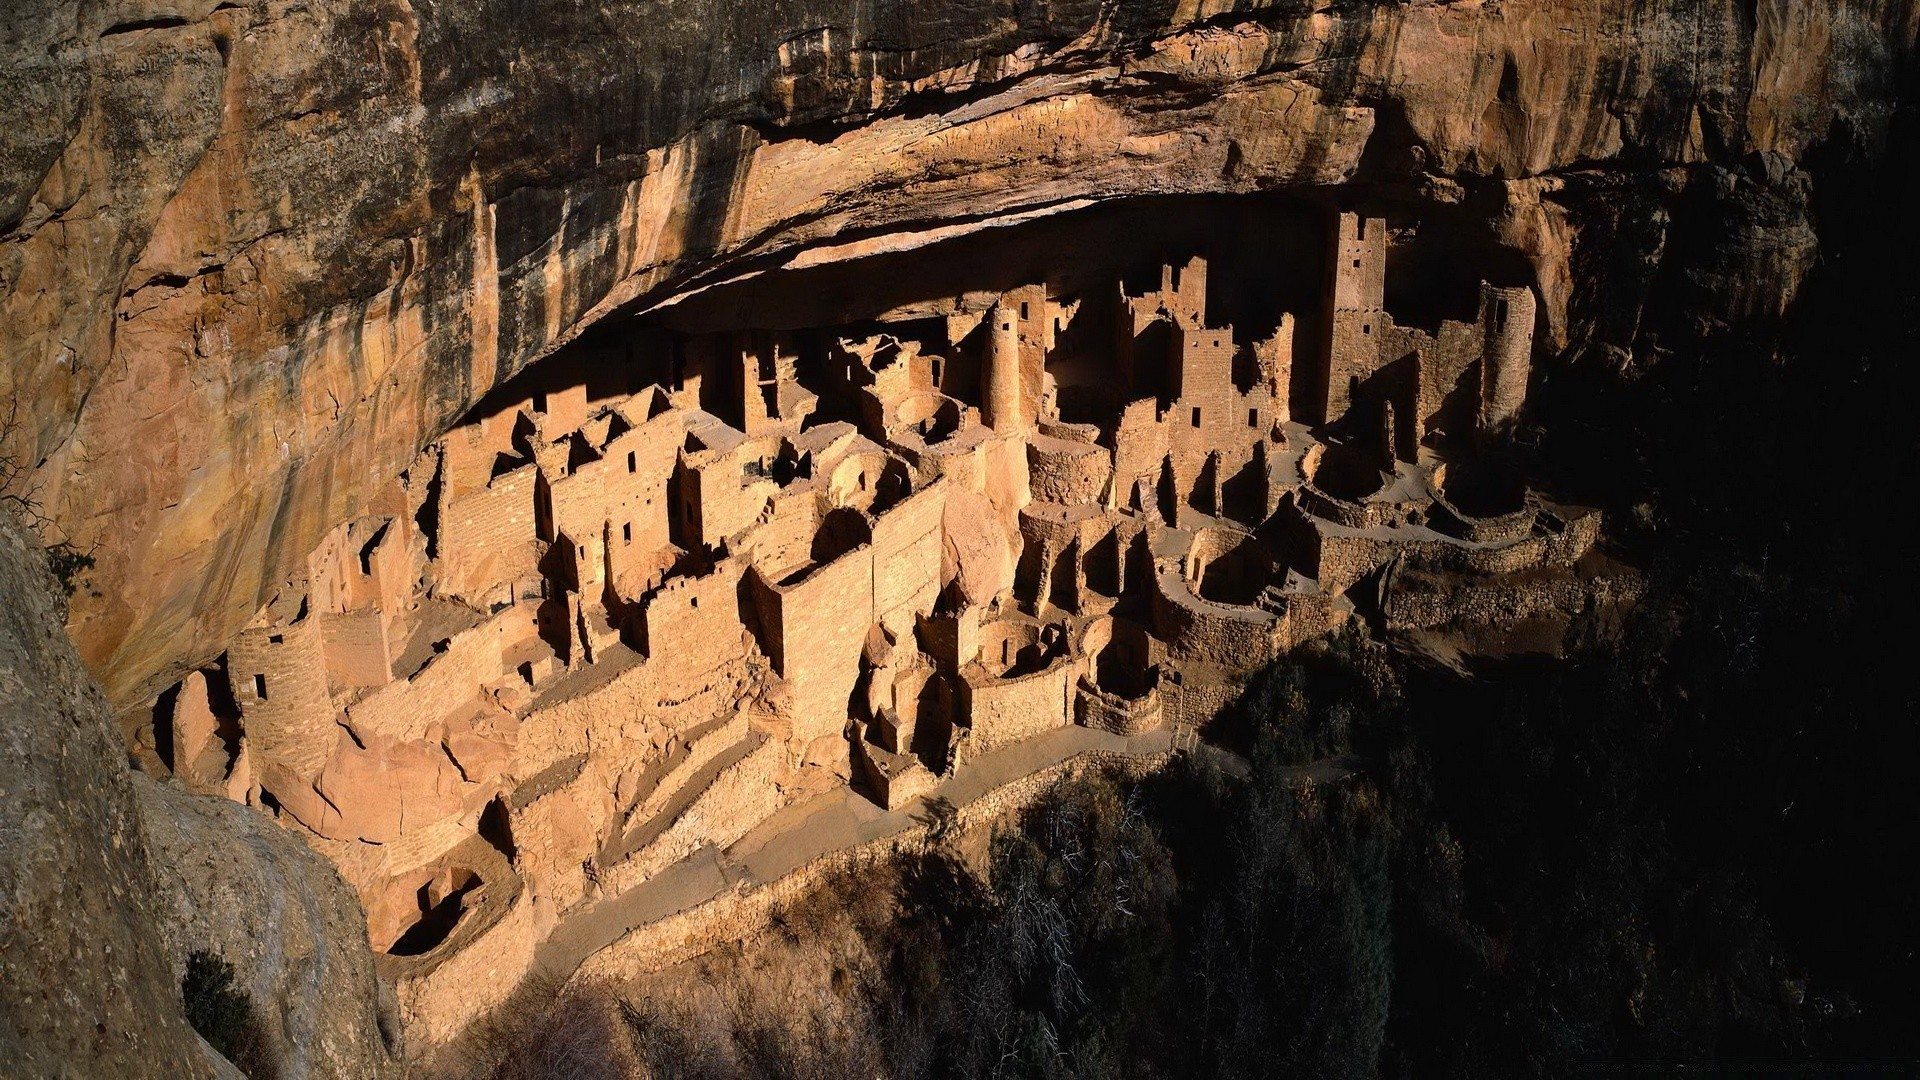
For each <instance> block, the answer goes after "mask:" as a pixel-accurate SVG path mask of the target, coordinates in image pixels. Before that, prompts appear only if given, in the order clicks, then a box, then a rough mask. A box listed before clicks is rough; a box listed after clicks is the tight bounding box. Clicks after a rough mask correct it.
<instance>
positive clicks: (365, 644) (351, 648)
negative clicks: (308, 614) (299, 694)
mask: <svg viewBox="0 0 1920 1080" xmlns="http://www.w3.org/2000/svg"><path fill="white" fill-rule="evenodd" d="M314 617H315V618H317V619H318V620H319V622H320V642H321V651H322V653H323V654H324V655H325V657H326V665H327V679H328V681H329V683H330V686H333V687H341V688H345V687H355V686H384V685H385V684H386V683H388V682H390V681H391V680H392V678H393V664H392V661H391V653H390V650H389V647H388V642H387V617H386V616H385V615H384V614H382V613H381V612H379V611H361V612H354V613H351V614H344V615H343V614H340V613H338V612H331V611H329V612H322V613H321V614H319V615H316V616H314Z"/></svg>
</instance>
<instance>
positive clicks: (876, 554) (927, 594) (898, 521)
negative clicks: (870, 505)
mask: <svg viewBox="0 0 1920 1080" xmlns="http://www.w3.org/2000/svg"><path fill="white" fill-rule="evenodd" d="M946 510H947V487H946V484H944V483H940V482H936V483H934V484H932V485H930V486H928V487H925V488H922V489H921V490H919V491H917V492H915V493H914V494H912V495H909V496H908V497H907V498H906V499H904V500H902V501H901V502H900V503H899V505H897V506H895V507H893V508H892V509H891V510H888V511H887V512H886V513H884V514H882V515H880V519H879V520H878V521H876V522H874V525H873V617H872V622H876V623H879V624H881V625H883V626H885V627H886V628H887V629H888V630H891V631H892V632H893V633H894V635H895V636H896V637H899V638H905V637H907V636H908V635H909V634H911V633H912V631H913V627H914V624H915V621H916V620H917V618H918V616H920V615H924V614H926V613H927V612H930V611H932V610H933V605H934V601H935V600H936V599H938V598H939V595H940V581H941V557H942V555H943V552H944V546H945V533H944V531H943V529H942V528H941V520H942V518H943V517H944V516H945V514H946Z"/></svg>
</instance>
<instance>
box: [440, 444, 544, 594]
mask: <svg viewBox="0 0 1920 1080" xmlns="http://www.w3.org/2000/svg"><path fill="white" fill-rule="evenodd" d="M538 478H539V470H538V469H536V468H535V467H534V466H533V465H530V464H529V465H523V466H521V467H520V468H518V469H515V470H514V471H512V472H510V473H507V474H505V475H503V476H498V477H495V478H494V480H493V483H491V484H490V485H488V486H487V487H486V488H484V489H482V490H480V491H477V492H474V493H473V494H471V495H469V496H467V497H465V498H462V499H456V500H453V501H451V502H448V503H447V504H446V505H444V506H443V507H442V509H441V512H440V544H439V549H440V550H439V559H438V562H439V563H440V572H439V587H440V591H442V592H444V593H447V594H449V595H452V596H458V597H463V598H466V599H470V600H480V599H482V598H484V597H487V596H489V595H491V594H492V593H494V592H496V591H497V590H496V589H495V588H494V587H495V586H497V585H498V584H499V583H501V582H510V581H518V580H521V579H523V578H529V577H534V576H537V575H538V573H539V556H538V550H537V548H536V546H535V539H534V513H533V503H534V487H535V484H536V483H537V481H538Z"/></svg>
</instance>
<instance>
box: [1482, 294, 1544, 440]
mask: <svg viewBox="0 0 1920 1080" xmlns="http://www.w3.org/2000/svg"><path fill="white" fill-rule="evenodd" d="M1533 313H1534V302H1533V290H1532V289H1529V288H1525V287H1522V288H1517V289H1502V288H1496V287H1495V286H1492V285H1488V284H1486V283H1485V282H1482V283H1481V285H1480V332H1481V340H1482V342H1483V344H1482V346H1481V352H1480V416H1479V423H1478V424H1477V427H1478V429H1479V432H1480V434H1481V435H1482V436H1483V437H1491V438H1500V437H1502V436H1505V435H1506V434H1508V433H1509V432H1510V431H1511V430H1512V428H1513V425H1514V422H1515V421H1516V420H1518V419H1519V416H1520V410H1521V408H1522V407H1523V406H1525V405H1526V403H1527V380H1528V378H1529V377H1530V376H1531V375H1532V372H1533Z"/></svg>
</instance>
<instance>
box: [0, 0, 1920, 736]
mask: <svg viewBox="0 0 1920 1080" xmlns="http://www.w3.org/2000/svg"><path fill="white" fill-rule="evenodd" d="M16 8H18V9H19V10H15V11H12V12H10V13H9V16H8V20H7V25H6V27H5V28H4V30H0V341H5V342H6V344H7V346H8V348H9V362H8V364H7V365H6V369H5V371H4V374H0V379H3V380H4V382H0V393H4V394H7V395H11V396H12V397H14V398H16V399H18V400H20V401H22V402H26V403H28V404H29V405H30V412H31V414H32V419H31V423H30V424H29V425H27V429H26V430H22V431H20V432H18V433H16V436H15V439H14V445H13V447H11V449H12V451H13V452H14V453H16V454H18V455H21V456H22V457H23V459H25V460H28V461H31V462H34V463H36V464H37V466H38V473H37V475H38V479H39V481H40V483H41V484H42V490H43V494H44V498H45V499H46V501H47V505H48V507H49V509H50V510H51V512H52V513H53V515H54V517H55V518H56V520H57V522H58V524H59V526H60V527H61V528H62V529H64V530H65V531H66V533H67V534H68V535H69V536H70V537H71V538H72V539H73V540H75V541H76V542H77V543H79V544H80V545H81V546H82V547H92V548H94V550H95V554H96V558H97V559H98V566H97V567H96V569H95V571H94V572H93V573H92V575H91V578H90V581H89V583H88V588H86V589H84V590H83V591H82V594H81V595H80V596H79V597H77V598H76V601H75V605H74V612H73V618H72V625H71V629H72V632H73V634H74V636H75V638H76V640H77V641H78V643H79V645H80V648H81V652H82V655H83V656H84V657H85V659H86V661H87V663H88V664H89V666H91V667H92V668H93V670H94V671H96V672H97V673H99V675H100V676H101V678H102V679H103V681H104V682H105V684H106V686H107V689H108V692H109V694H110V695H111V697H112V699H113V701H114V702H115V704H116V705H117V706H119V707H121V708H128V707H135V706H138V705H140V704H142V703H144V701H146V700H147V699H148V698H149V697H150V695H151V693H152V692H153V690H154V689H155V688H156V687H157V686H158V685H160V683H161V681H162V680H163V679H165V678H166V677H168V675H169V674H173V673H177V672H178V670H179V669H180V667H181V666H182V665H183V664H185V663H186V662H188V661H195V660H204V659H205V658H207V657H208V656H210V655H212V654H213V653H216V652H218V651H219V649H220V648H221V647H222V645H223V644H224V643H225V642H226V641H227V640H228V639H229V638H230V637H231V635H232V633H233V632H234V631H235V630H236V629H237V628H238V627H239V626H240V625H241V624H242V623H243V622H244V621H245V620H246V619H247V618H248V617H249V616H250V615H251V614H252V613H253V612H254V611H255V610H256V608H257V607H258V606H259V605H260V604H261V603H262V602H263V601H264V600H265V599H266V598H267V594H268V591H269V590H270V588H271V586H272V584H273V583H274V582H276V581H277V580H279V578H280V577H281V576H282V574H284V572H285V571H286V570H287V568H288V567H289V566H290V565H291V564H292V562H293V561H294V560H296V559H299V558H301V557H302V556H304V555H305V553H306V552H307V551H309V550H310V549H311V548H312V546H313V545H314V543H315V542H316V541H317V540H318V539H319V538H320V536H321V535H322V534H323V533H324V531H325V530H326V529H328V528H330V527H331V526H332V525H334V524H336V523H338V522H340V521H342V520H345V519H347V518H349V517H352V516H354V515H355V514H358V513H361V512H363V510H364V505H363V503H364V501H365V499H366V497H367V493H368V492H369V491H371V490H372V488H373V485H375V484H377V483H379V482H381V481H384V480H386V479H388V478H390V477H392V476H393V475H394V474H396V473H397V472H399V471H400V470H401V469H403V468H405V466H406V464H407V463H408V461H409V460H410V459H411V458H412V457H413V455H414V453H415V452H416V451H417V450H418V448H419V447H420V446H422V445H423V444H424V443H425V442H426V441H427V440H428V439H430V438H431V437H432V436H434V435H435V434H436V433H437V432H439V431H441V430H443V429H444V428H445V427H446V426H447V425H448V424H449V423H450V422H451V421H452V420H453V419H454V418H456V417H457V416H458V415H459V414H460V413H462V412H463V411H464V410H465V408H466V407H467V406H468V405H469V404H471V403H472V402H473V401H474V400H475V399H476V398H477V397H478V396H479V395H480V394H482V393H483V392H484V391H485V390H486V389H487V388H489V387H490V386H492V385H495V384H496V383H498V382H499V381H500V380H501V379H503V378H505V377H507V376H508V375H510V374H512V373H513V372H515V371H517V370H519V369H521V368H523V367H524V366H526V365H527V364H528V363H530V362H532V361H533V360H535V359H536V358H538V357H540V356H542V355H543V354H545V353H546V352H549V351H551V350H552V349H553V348H555V347H556V346H557V345H558V344H559V343H561V342H563V341H565V340H567V339H568V338H569V337H570V336H572V335H573V334H575V333H577V332H578V331H579V330H580V329H581V328H582V327H584V326H585V325H587V324H588V323H590V322H592V321H594V320H595V319H597V318H599V317H601V316H602V315H604V314H606V313H608V312H610V311H612V310H615V309H616V308H619V307H621V306H623V305H627V306H632V305H641V304H646V303H650V302H653V301H657V300H660V299H663V298H665V297H667V296H669V295H672V294H674V293H677V292H683V291H685V290H688V289H691V288H695V287H698V286H700V285H702V284H705V283H710V282H712V281H716V280H720V279H723V278H726V277H729V276H733V275H736V274H739V273H743V272H750V271H753V270H761V269H766V268H768V267H772V266H776V265H800V264H804V263H807V262H819V261H828V260H831V259H835V258H844V257H849V256H853V255H858V254H861V253H865V252H871V251H877V250H885V249H889V248H898V247H904V246H911V245H915V244H919V243H924V242H927V241H928V240H930V239H932V238H935V237H938V236H942V235H950V234H952V233H953V232H956V231H965V230H967V229H973V228H978V227H981V226H983V225H986V224H990V223H993V222H995V221H1002V220H1006V219H1008V218H1010V217H1013V216H1016V215H1030V214H1044V213H1052V212H1057V211H1061V210H1064V209H1069V208H1073V207H1077V206H1081V205H1085V204H1087V203H1089V202H1093V201H1099V200H1106V199H1114V198H1120V197H1125V196H1129V195H1136V194H1144V193H1161V194H1166V193H1196V192H1250V191H1257V190H1273V189H1282V188H1303V189H1306V188H1326V187H1330V186H1334V185H1343V184H1361V185H1369V186H1371V187H1372V188H1374V189H1390V190H1392V191H1395V192H1398V193H1400V194H1401V195H1402V196H1404V197H1408V198H1418V199H1426V200H1431V201H1433V202H1435V203H1436V204H1451V205H1454V206H1456V207H1457V208H1458V216H1459V218H1460V220H1461V221H1462V222H1463V223H1465V225H1464V227H1466V228H1468V229H1470V230H1471V231H1473V232H1474V233H1475V234H1476V235H1477V236H1479V237H1480V238H1481V239H1482V240H1484V241H1485V242H1487V243H1490V244H1498V245H1500V246H1502V247H1504V248H1506V249H1509V250H1511V251H1512V252H1515V253H1517V255H1518V256H1519V257H1520V258H1521V259H1523V260H1524V262H1523V265H1525V266H1527V267H1528V268H1529V272H1530V273H1531V274H1532V276H1533V277H1534V278H1535V281H1536V284H1537V287H1538V290H1539V293H1540V296H1541V298H1542V300H1543V301H1544V303H1543V305H1542V310H1543V316H1542V318H1543V329H1544V330H1545V331H1546V333H1545V334H1544V335H1543V340H1544V341H1546V342H1547V343H1548V344H1549V345H1550V346H1551V347H1552V348H1554V349H1556V350H1560V351H1564V352H1569V353H1571V352H1574V351H1577V350H1582V349H1588V348H1593V347H1608V348H1613V349H1618V350H1620V351H1621V352H1623V353H1626V352H1630V351H1631V350H1632V349H1634V348H1635V347H1636V345H1637V344H1639V342H1640V341H1641V339H1642V338H1643V336H1644V335H1645V334H1646V333H1647V332H1648V329H1649V328H1648V326H1647V325H1646V324H1647V321H1648V303H1647V301H1648V296H1649V293H1650V292H1651V291H1652V290H1653V289H1654V288H1655V283H1656V281H1662V282H1677V283H1678V284H1679V285H1680V286H1681V287H1682V288H1683V289H1686V290H1690V299H1697V300H1699V301H1700V302H1699V303H1697V304H1695V305H1694V309H1693V310H1694V317H1695V323H1696V325H1694V326H1692V327H1689V328H1688V329H1689V330H1690V331H1707V332H1713V331H1715V330H1717V329H1718V328H1720V327H1723V326H1726V325H1732V324H1735V323H1740V324H1750V323H1752V322H1754V321H1755V320H1760V321H1764V319H1766V318H1767V317H1770V316H1771V315H1773V314H1777V311H1778V308H1779V306H1780V305H1781V304H1783V303H1785V302H1786V301H1787V299H1789V298H1790V297H1791V296H1792V293H1793V287H1794V284H1795V283H1796V281H1797V280H1798V277H1799V275H1800V274H1801V273H1802V272H1803V271H1804V269H1805V267H1806V265H1807V264H1808V262H1809V260H1810V259H1811V257H1812V251H1813V245H1812V233H1811V228H1810V225H1809V222H1808V221H1807V216H1806V206H1807V198H1806V189H1805V177H1804V175H1803V174H1802V173H1801V171H1800V164H1801V163H1802V162H1803V160H1804V159H1805V158H1806V156H1807V154H1808V153H1809V151H1810V149H1812V148H1814V147H1816V146H1818V145H1820V144H1821V143H1822V142H1823V141H1825V140H1829V139H1832V138H1842V139H1847V140H1854V139H1858V140H1862V141H1864V142H1865V143H1867V144H1869V145H1870V144H1871V142H1872V140H1873V138H1874V137H1875V135H1876V133H1877V132H1878V131H1879V129H1880V127H1881V125H1882V124H1883V123H1884V119H1885V116H1886V114H1887V112H1888V109H1889V102H1890V99H1891V95H1892V86H1893V81H1894V79H1895V75H1896V71H1897V69H1898V68H1899V66H1900V65H1901V64H1902V63H1903V62H1904V61H1905V59H1906V57H1907V56H1908V54H1909V53H1910V52H1911V50H1912V47H1913V44H1914V39H1915V35H1916V25H1917V19H1920V16H1917V15H1916V11H1917V10H1920V8H1917V7H1916V5H1915V4H1914V3H1913V2H1912V0H1881V2H1864V0H1852V2H1842V3H1831V4H1824V3H1823V4H1802V3H1795V2H1792V0H1760V2H1758V3H1732V2H1715V0H1665V2H1656V3H1645V2H1637V0H1636V2H1629V0H1582V2H1557V3H1549V2H1544V0H1504V2H1493V0H1489V2H1484V3H1425V2H1416V3H1409V4H1375V3H1361V2H1354V3H1340V4H1334V5H1329V6H1324V7H1314V6H1311V5H1307V4H1304V3H1293V2H1283V3H1272V4H1266V3H1254V2H1241V3H1233V2H1230V0H1158V2H1144V3H1120V4H1115V3H1105V2H1096V0H1051V2H1035V3H1023V4H1005V3H992V4H989V3H981V2H979V0H887V2H883V3H874V2H859V3H854V2H847V0H797V2H794V3H785V4H780V5H765V4H740V3H731V2H723V0H692V2H680V3H673V4H666V5H662V4H657V3H648V2H644V0H614V2H610V3H603V4H595V5H581V4H572V3H564V2H542V3H531V4H530V3H527V2H525V0H481V2H476V3H467V4H418V3H410V2H407V0H250V2H245V3H241V2H234V0H108V2H101V3H88V4H81V3H78V2H77V0H27V2H25V3H23V4H19V5H16ZM1687 230H1691V232H1688V231H1687ZM1676 234H1683V235H1682V237H1681V238H1682V239H1685V240H1686V242H1685V243H1674V242H1672V241H1673V240H1674V238H1675V236H1676Z"/></svg>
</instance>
